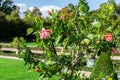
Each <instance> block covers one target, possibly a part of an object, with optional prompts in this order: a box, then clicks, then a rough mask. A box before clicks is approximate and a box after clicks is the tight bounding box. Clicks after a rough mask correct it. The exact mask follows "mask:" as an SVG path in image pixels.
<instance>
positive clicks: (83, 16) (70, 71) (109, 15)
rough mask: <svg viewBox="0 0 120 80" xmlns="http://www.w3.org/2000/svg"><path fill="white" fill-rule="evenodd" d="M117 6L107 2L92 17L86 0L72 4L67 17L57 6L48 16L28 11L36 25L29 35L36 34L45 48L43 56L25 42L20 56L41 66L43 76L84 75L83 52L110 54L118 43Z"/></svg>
mask: <svg viewBox="0 0 120 80" xmlns="http://www.w3.org/2000/svg"><path fill="white" fill-rule="evenodd" d="M115 6H116V5H115V4H113V3H110V2H108V3H107V4H105V5H104V6H101V7H100V8H99V9H98V10H97V11H96V12H93V13H94V15H92V17H93V18H92V17H91V16H90V15H91V14H90V11H89V6H88V3H87V2H86V0H79V3H78V5H76V6H74V8H72V12H73V13H74V14H73V16H72V17H70V18H67V19H65V17H66V15H64V14H61V13H60V12H59V11H54V10H53V11H52V12H50V11H49V16H48V17H46V18H45V19H44V18H40V17H38V16H31V13H29V14H27V18H28V20H30V23H31V26H33V27H31V28H29V29H28V30H27V32H28V34H27V35H30V34H33V35H35V36H36V40H35V42H36V43H37V44H38V47H39V48H40V49H42V51H43V52H42V54H43V56H38V55H36V54H34V53H32V52H31V51H30V49H29V48H28V47H26V46H25V45H23V46H21V47H20V48H21V51H20V55H21V57H22V58H23V59H24V60H25V62H26V64H27V65H28V66H29V67H30V68H32V69H36V68H37V69H40V70H39V73H40V79H49V78H51V77H53V76H55V75H57V76H58V77H60V79H63V80H79V79H81V78H80V73H79V71H80V70H81V67H82V66H83V65H82V63H83V58H84V55H88V54H95V55H96V54H98V55H100V54H101V53H102V52H105V53H107V54H105V55H106V56H107V55H110V53H111V51H112V49H113V48H115V47H118V46H117V44H118V43H119V41H120V37H119V36H120V34H119V33H120V31H119V30H118V29H119V26H120V25H119V24H118V22H114V21H116V20H118V18H117V15H115ZM103 7H104V8H103ZM66 9H67V8H66ZM23 44H24V43H23ZM58 44H61V46H62V51H61V52H60V53H58V52H57V50H56V47H57V46H58ZM66 50H68V53H67V52H66ZM101 55H102V54H101ZM108 58H109V57H108ZM108 58H107V59H108ZM96 64H99V63H96ZM111 66H112V65H111ZM103 67H104V66H103ZM110 71H112V70H110Z"/></svg>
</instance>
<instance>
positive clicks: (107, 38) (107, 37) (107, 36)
mask: <svg viewBox="0 0 120 80" xmlns="http://www.w3.org/2000/svg"><path fill="white" fill-rule="evenodd" d="M105 40H106V41H111V40H112V35H111V33H108V34H106V35H105Z"/></svg>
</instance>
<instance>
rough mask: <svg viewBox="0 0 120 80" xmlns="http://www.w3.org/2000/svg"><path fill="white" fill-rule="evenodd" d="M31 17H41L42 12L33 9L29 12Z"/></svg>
mask: <svg viewBox="0 0 120 80" xmlns="http://www.w3.org/2000/svg"><path fill="white" fill-rule="evenodd" d="M31 15H32V16H38V17H41V15H42V12H41V11H40V9H38V8H37V7H34V9H33V10H32V11H31Z"/></svg>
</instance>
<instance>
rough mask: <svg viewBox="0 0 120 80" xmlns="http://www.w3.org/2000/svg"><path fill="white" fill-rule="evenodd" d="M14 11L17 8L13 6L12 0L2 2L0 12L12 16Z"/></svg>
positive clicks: (1, 0) (0, 2)
mask: <svg viewBox="0 0 120 80" xmlns="http://www.w3.org/2000/svg"><path fill="white" fill-rule="evenodd" d="M14 10H16V6H15V5H13V1H12V0H0V11H2V12H3V13H5V14H10V13H11V12H12V11H14Z"/></svg>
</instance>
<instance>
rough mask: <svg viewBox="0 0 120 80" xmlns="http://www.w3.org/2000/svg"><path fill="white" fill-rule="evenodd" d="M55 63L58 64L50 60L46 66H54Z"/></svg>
mask: <svg viewBox="0 0 120 80" xmlns="http://www.w3.org/2000/svg"><path fill="white" fill-rule="evenodd" d="M55 63H56V62H55V61H51V60H48V61H47V62H46V65H53V64H55Z"/></svg>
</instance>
